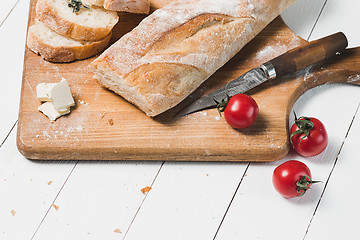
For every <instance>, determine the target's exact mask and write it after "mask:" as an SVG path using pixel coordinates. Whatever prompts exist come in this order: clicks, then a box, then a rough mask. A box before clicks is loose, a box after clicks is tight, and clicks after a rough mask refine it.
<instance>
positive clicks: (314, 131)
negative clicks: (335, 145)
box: [290, 117, 328, 157]
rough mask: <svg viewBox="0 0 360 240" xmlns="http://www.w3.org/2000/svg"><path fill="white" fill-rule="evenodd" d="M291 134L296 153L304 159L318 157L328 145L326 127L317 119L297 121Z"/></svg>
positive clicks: (302, 118) (301, 118)
mask: <svg viewBox="0 0 360 240" xmlns="http://www.w3.org/2000/svg"><path fill="white" fill-rule="evenodd" d="M290 133H291V135H290V140H291V143H292V145H293V147H294V149H295V151H296V152H297V153H299V154H300V155H302V156H304V157H313V156H316V155H318V154H320V153H321V152H323V151H324V150H325V148H326V146H327V145H328V135H327V132H326V129H325V126H324V124H322V122H320V121H319V120H318V119H316V118H312V117H310V118H308V117H300V118H299V119H295V123H294V124H293V125H292V127H291V130H290Z"/></svg>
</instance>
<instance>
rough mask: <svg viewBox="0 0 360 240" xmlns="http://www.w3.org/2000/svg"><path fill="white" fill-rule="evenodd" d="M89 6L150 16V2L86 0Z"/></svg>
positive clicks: (146, 0) (143, 0)
mask: <svg viewBox="0 0 360 240" xmlns="http://www.w3.org/2000/svg"><path fill="white" fill-rule="evenodd" d="M84 1H85V2H86V3H88V4H89V5H96V6H103V7H104V8H105V9H107V10H111V11H118V12H130V13H139V14H148V13H149V12H150V1H149V0H84Z"/></svg>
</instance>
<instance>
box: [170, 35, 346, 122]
mask: <svg viewBox="0 0 360 240" xmlns="http://www.w3.org/2000/svg"><path fill="white" fill-rule="evenodd" d="M347 45H348V41H347V38H346V36H345V35H344V34H343V33H342V32H338V33H335V34H332V35H329V36H327V37H324V38H321V39H318V40H316V41H312V42H309V43H307V44H305V45H304V46H300V47H297V48H294V49H292V50H290V51H288V52H286V53H284V54H282V55H280V56H278V57H276V58H274V59H272V60H270V61H268V62H265V63H263V64H261V65H260V66H259V67H256V68H253V69H251V70H250V71H248V72H246V73H245V74H243V75H241V76H240V77H238V78H235V79H234V80H232V81H230V82H229V83H227V84H226V85H224V86H222V87H221V88H219V89H217V90H215V91H213V92H211V93H209V94H207V95H205V96H203V97H201V98H200V99H198V100H196V101H194V102H193V103H191V104H189V105H187V106H186V107H184V108H183V109H181V110H180V111H179V112H178V113H177V114H176V115H175V116H174V119H178V118H180V117H183V116H185V115H188V114H191V113H194V112H198V111H201V110H205V109H209V108H215V107H217V104H218V102H221V101H222V100H223V99H226V97H227V95H228V96H229V97H232V96H234V95H236V94H239V93H244V92H246V91H248V90H250V89H252V88H254V87H256V86H258V85H260V84H262V83H264V82H266V81H268V80H271V79H275V78H281V77H283V76H286V75H288V74H290V73H294V72H297V71H298V70H301V69H304V68H305V67H308V66H310V65H313V64H316V63H319V62H321V61H323V60H326V59H329V58H331V57H333V56H334V55H336V54H337V53H338V52H340V51H342V50H344V49H345V48H346V47H347Z"/></svg>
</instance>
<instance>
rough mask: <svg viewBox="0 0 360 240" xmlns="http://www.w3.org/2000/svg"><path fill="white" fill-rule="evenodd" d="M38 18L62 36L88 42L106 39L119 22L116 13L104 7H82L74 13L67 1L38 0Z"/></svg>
mask: <svg viewBox="0 0 360 240" xmlns="http://www.w3.org/2000/svg"><path fill="white" fill-rule="evenodd" d="M77 1H78V0H77ZM36 16H37V19H38V20H39V21H41V22H43V23H45V24H46V25H47V26H48V27H49V28H51V29H52V30H53V31H55V32H57V33H58V34H60V35H63V36H67V37H71V38H73V39H76V40H87V41H97V40H101V39H104V38H105V37H106V36H108V35H109V33H110V32H111V30H112V28H113V27H114V26H115V24H116V23H117V22H118V20H119V16H118V15H117V13H116V12H114V11H109V10H105V9H104V8H103V7H96V6H92V7H91V8H88V7H87V8H85V7H81V8H80V10H79V11H78V12H73V8H71V7H69V6H68V1H66V0H38V2H37V4H36Z"/></svg>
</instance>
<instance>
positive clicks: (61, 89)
mask: <svg viewBox="0 0 360 240" xmlns="http://www.w3.org/2000/svg"><path fill="white" fill-rule="evenodd" d="M49 98H50V100H51V102H52V103H53V104H54V107H55V109H56V110H57V111H58V112H65V111H66V109H68V108H70V107H71V106H74V105H75V102H74V99H73V97H72V95H71V92H70V88H69V85H68V82H67V80H66V79H63V80H61V81H60V82H59V83H57V84H56V85H55V86H53V87H52V88H51V90H50V92H49Z"/></svg>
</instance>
